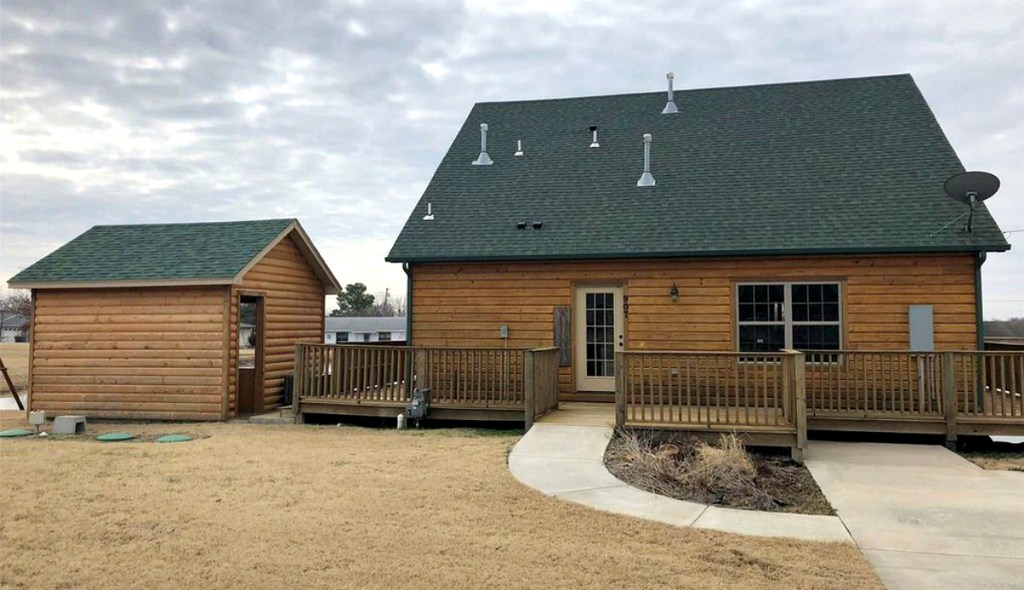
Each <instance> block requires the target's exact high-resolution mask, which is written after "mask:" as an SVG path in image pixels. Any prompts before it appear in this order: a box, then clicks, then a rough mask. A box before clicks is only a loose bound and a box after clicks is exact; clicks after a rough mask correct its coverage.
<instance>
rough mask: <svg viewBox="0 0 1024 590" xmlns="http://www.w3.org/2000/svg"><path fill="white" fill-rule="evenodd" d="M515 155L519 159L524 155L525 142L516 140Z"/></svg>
mask: <svg viewBox="0 0 1024 590" xmlns="http://www.w3.org/2000/svg"><path fill="white" fill-rule="evenodd" d="M513 155H514V156H515V157H517V158H518V157H520V156H522V155H523V140H521V139H517V140H516V153H515V154H513Z"/></svg>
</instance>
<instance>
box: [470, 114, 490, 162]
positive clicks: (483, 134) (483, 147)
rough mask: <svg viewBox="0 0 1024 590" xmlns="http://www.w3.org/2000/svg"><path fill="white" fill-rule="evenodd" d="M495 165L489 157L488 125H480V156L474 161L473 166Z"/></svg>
mask: <svg viewBox="0 0 1024 590" xmlns="http://www.w3.org/2000/svg"><path fill="white" fill-rule="evenodd" d="M493 163H494V162H492V161H491V157H490V156H488V155H487V123H480V155H479V156H477V157H476V159H475V160H473V165H474V166H490V165H491V164H493Z"/></svg>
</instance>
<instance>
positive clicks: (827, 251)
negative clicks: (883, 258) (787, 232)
mask: <svg viewBox="0 0 1024 590" xmlns="http://www.w3.org/2000/svg"><path fill="white" fill-rule="evenodd" d="M1009 249H1010V245H1009V244H1002V245H986V246H931V247H920V246H913V247H902V248H900V247H896V248H894V247H879V248H812V249H806V248H804V249H799V250H797V249H794V250H713V251H678V252H630V253H622V252H615V253H613V252H595V253H585V254H572V255H558V254H525V255H515V256H447V257H446V256H429V257H427V256H423V257H419V256H400V255H399V256H391V255H389V256H387V257H386V258H385V259H384V260H385V261H386V262H393V263H409V264H425V263H440V262H528V261H558V260H570V261H571V260H636V259H643V258H714V257H726V256H759V257H769V256H837V255H856V254H872V255H877V254H941V253H958V252H960V253H973V252H1006V251H1007V250H1009Z"/></svg>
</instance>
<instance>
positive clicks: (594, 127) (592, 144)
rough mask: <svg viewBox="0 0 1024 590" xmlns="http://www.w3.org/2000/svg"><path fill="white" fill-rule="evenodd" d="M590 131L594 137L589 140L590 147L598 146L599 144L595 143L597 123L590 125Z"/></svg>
mask: <svg viewBox="0 0 1024 590" xmlns="http://www.w3.org/2000/svg"><path fill="white" fill-rule="evenodd" d="M590 132H591V133H593V134H594V139H593V140H592V141H591V142H590V147H592V148H599V147H601V144H599V143H597V125H591V126H590Z"/></svg>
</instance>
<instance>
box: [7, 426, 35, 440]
mask: <svg viewBox="0 0 1024 590" xmlns="http://www.w3.org/2000/svg"><path fill="white" fill-rule="evenodd" d="M0 436H2V437H4V438H14V437H16V436H32V431H31V430H25V429H24V428H11V429H10V430H4V431H3V432H0Z"/></svg>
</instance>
